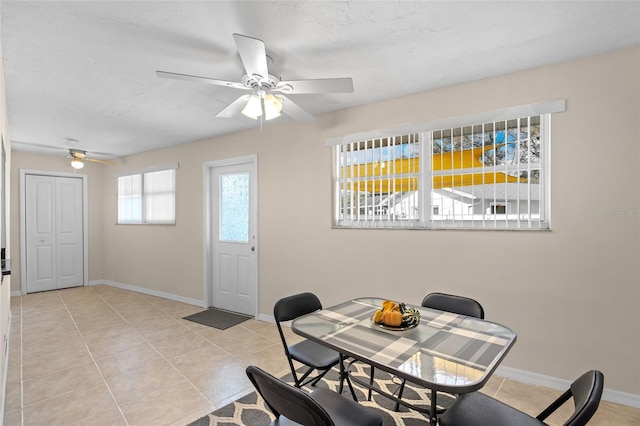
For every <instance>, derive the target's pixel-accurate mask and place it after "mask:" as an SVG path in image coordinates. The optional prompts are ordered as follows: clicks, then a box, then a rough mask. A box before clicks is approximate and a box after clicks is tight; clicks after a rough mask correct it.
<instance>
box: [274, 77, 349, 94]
mask: <svg viewBox="0 0 640 426" xmlns="http://www.w3.org/2000/svg"><path fill="white" fill-rule="evenodd" d="M274 90H275V91H278V92H282V93H292V94H305V93H308V94H315V93H353V80H352V79H351V78H349V77H347V78H323V79H315V80H288V81H281V82H280V83H278V85H277V86H276V88H275V89H274Z"/></svg>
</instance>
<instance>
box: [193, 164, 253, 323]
mask: <svg viewBox="0 0 640 426" xmlns="http://www.w3.org/2000/svg"><path fill="white" fill-rule="evenodd" d="M237 164H249V165H250V166H251V167H252V171H253V173H252V176H251V181H250V183H249V187H250V195H249V199H250V200H254V201H255V202H254V203H253V204H254V205H253V206H251V207H250V209H251V214H250V216H251V217H252V223H251V225H252V228H253V229H254V235H255V241H254V244H255V247H256V251H255V254H254V256H255V262H256V264H255V268H256V275H255V281H254V285H255V288H254V291H255V293H254V294H255V295H256V298H255V305H254V317H256V318H257V317H258V305H259V303H258V301H259V299H260V294H259V290H260V286H259V281H260V279H259V276H260V272H259V267H260V262H259V258H258V256H259V250H258V249H257V247H258V241H259V237H258V232H259V230H258V156H257V155H256V154H253V155H246V156H243V157H234V158H227V159H223V160H215V161H206V162H205V163H204V164H203V188H204V191H203V195H202V199H203V209H204V211H203V220H204V223H203V231H204V248H203V250H204V262H203V263H204V300H203V303H204V306H203V308H207V307H209V306H213V291H212V287H213V262H212V259H213V257H212V255H213V236H214V235H213V233H214V229H213V228H212V226H211V221H212V218H213V211H212V208H211V201H212V200H211V193H212V191H213V188H212V185H211V176H212V175H213V170H214V169H215V168H216V167H223V166H233V165H237Z"/></svg>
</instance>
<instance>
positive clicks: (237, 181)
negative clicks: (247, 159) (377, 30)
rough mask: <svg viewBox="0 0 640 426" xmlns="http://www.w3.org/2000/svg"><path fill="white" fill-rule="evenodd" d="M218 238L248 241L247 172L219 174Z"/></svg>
mask: <svg viewBox="0 0 640 426" xmlns="http://www.w3.org/2000/svg"><path fill="white" fill-rule="evenodd" d="M220 240H221V241H234V242H242V243H246V242H248V241H249V173H237V174H226V175H222V176H220Z"/></svg>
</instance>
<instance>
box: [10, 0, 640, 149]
mask: <svg viewBox="0 0 640 426" xmlns="http://www.w3.org/2000/svg"><path fill="white" fill-rule="evenodd" d="M0 14H1V20H2V21H1V22H2V26H1V33H0V34H1V37H2V48H3V51H4V52H3V53H4V64H5V72H6V84H7V100H8V109H9V120H10V126H11V139H12V142H13V144H14V145H13V146H14V148H15V149H31V150H33V149H39V150H40V151H42V152H49V153H54V152H59V153H60V154H61V155H63V154H64V150H63V149H61V150H57V151H56V149H47V148H46V147H58V148H67V147H70V146H74V147H76V148H81V149H86V150H88V151H89V154H93V156H94V157H97V158H107V157H110V156H111V157H117V156H124V155H129V154H133V153H137V152H142V151H148V150H152V149H155V148H159V147H164V146H169V145H175V144H180V143H186V142H190V141H194V140H198V139H203V138H207V137H210V136H215V135H220V134H226V133H231V132H236V131H240V130H243V129H248V128H251V127H255V126H258V125H259V123H257V122H256V121H253V120H251V119H248V118H246V117H244V116H240V117H238V118H233V119H222V118H215V117H214V115H215V114H216V113H217V112H218V111H220V110H221V109H223V108H224V107H225V106H226V105H227V104H229V103H230V102H232V101H233V100H234V99H236V98H237V97H238V96H239V95H240V94H242V93H244V92H242V93H239V91H237V90H234V89H231V88H227V87H219V86H211V85H204V84H198V83H193V82H185V81H175V80H166V79H160V78H158V77H156V75H155V71H156V70H164V71H172V72H178V73H184V74H193V75H199V76H205V77H211V78H219V79H224V80H233V81H236V80H239V79H240V78H241V77H242V75H243V74H244V72H243V68H242V63H241V62H240V58H239V56H238V54H237V51H236V46H235V43H234V40H233V37H232V34H233V33H240V34H244V35H247V36H251V37H255V38H259V39H262V40H263V41H264V42H265V44H266V47H267V53H268V54H269V55H270V56H271V57H272V58H273V63H272V64H270V72H271V74H274V75H279V76H280V77H282V78H283V79H287V80H293V79H311V78H331V77H352V78H353V82H354V87H355V92H354V93H352V94H332V95H290V97H291V99H293V100H294V101H295V102H296V103H298V104H299V105H300V106H301V107H303V108H304V109H306V110H307V111H309V112H310V113H311V114H313V115H317V114H321V113H325V112H329V111H335V110H340V109H344V108H348V107H352V106H356V105H362V104H366V103H370V102H374V101H378V100H383V99H388V98H393V97H397V96H401V95H406V94H410V93H416V92H420V91H424V90H428V89H433V88H437V87H443V86H448V85H451V84H455V83H460V82H465V81H471V80H476V79H480V78H485V77H490V76H494V75H499V74H504V73H508V72H513V71H517V70H522V69H527V68H533V67H536V66H540V65H544V64H550V63H557V62H562V61H567V60H571V59H575V58H579V57H583V56H588V55H593V54H599V53H603V52H607V51H612V50H616V49H620V48H624V47H628V46H633V45H639V44H640V2H637V1H630V2H629V1H628V2H611V1H603V2H597V1H594V2H585V1H580V2H566V1H560V2H557V1H555V2H538V1H534V2H519V1H510V2H506V1H503V2H485V1H473V2H462V1H456V2H431V1H423V2H413V1H412V2H408V1H407V2H405V1H394V2H363V1H357V2H354V1H349V2H345V1H340V2H330V1H329V2H327V1H322V2H307V1H305V2H299V1H298V2H294V1H281V2H238V1H201V2H194V1H176V2H171V1H161V2H153V1H106V2H99V1H62V2H54V1H46V2H32V1H6V0H2V2H1V3H0ZM277 120H288V118H286V117H284V116H283V117H281V118H278V119H277ZM69 139H75V140H78V141H79V142H77V143H76V144H74V143H73V142H70V141H69ZM100 153H102V154H103V155H100Z"/></svg>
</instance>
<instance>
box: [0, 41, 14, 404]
mask: <svg viewBox="0 0 640 426" xmlns="http://www.w3.org/2000/svg"><path fill="white" fill-rule="evenodd" d="M0 57H2V46H0ZM6 93H7V92H6V88H5V79H4V61H0V135H2V139H1V141H0V143H2V144H4V149H5V152H6V161H7V162H6V173H5V177H8V175H9V169H10V167H11V135H10V131H9V120H8V114H7V98H6ZM9 193H10V190H9V188H6V194H5V196H6V197H7V198H6V199H7V202H8V197H9ZM8 207H9V205H8V204H7V208H8ZM7 218H8V215H7ZM7 228H8V225H7ZM1 232H2V229H1V228H0V233H1ZM7 233H8V232H7ZM8 234H9V233H8ZM0 235H1V234H0ZM6 237H8V235H7V236H6ZM6 253H7V257H10V255H11V247H10V245H9V238H7V251H6ZM10 288H11V276H10V275H7V276H4V277H3V278H2V284H1V285H0V416H2V415H3V414H4V395H5V389H6V381H7V380H8V378H7V377H6V374H7V372H6V371H5V362H6V358H5V357H6V355H7V352H6V345H7V344H8V343H9V340H8V339H9V337H10V334H9V331H10V330H9V327H10V316H11V312H10V301H11V293H10ZM13 341H14V342H15V341H16V340H15V339H13ZM12 379H13V378H12Z"/></svg>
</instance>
